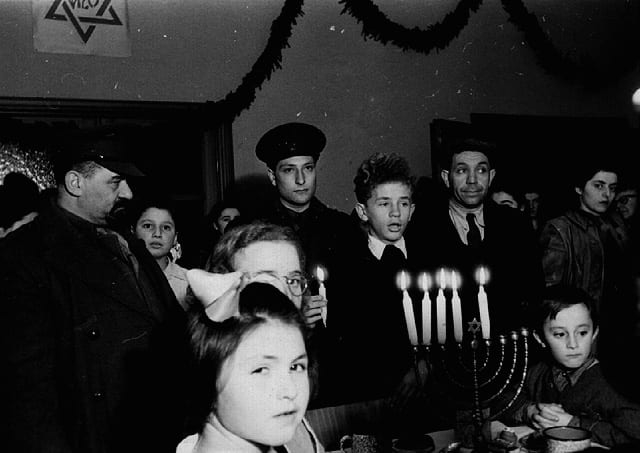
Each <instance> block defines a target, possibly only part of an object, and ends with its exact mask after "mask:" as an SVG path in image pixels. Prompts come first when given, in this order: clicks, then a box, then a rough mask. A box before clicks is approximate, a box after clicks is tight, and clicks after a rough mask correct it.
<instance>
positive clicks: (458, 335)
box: [451, 271, 462, 343]
mask: <svg viewBox="0 0 640 453" xmlns="http://www.w3.org/2000/svg"><path fill="white" fill-rule="evenodd" d="M459 280H460V278H459V277H458V273H457V272H456V271H451V289H452V290H453V296H452V298H451V311H452V313H453V336H454V338H455V339H456V342H457V343H461V342H462V307H461V304H460V296H459V295H458V287H459V285H460V282H459Z"/></svg>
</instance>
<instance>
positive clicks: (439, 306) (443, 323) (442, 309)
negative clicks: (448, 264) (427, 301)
mask: <svg viewBox="0 0 640 453" xmlns="http://www.w3.org/2000/svg"><path fill="white" fill-rule="evenodd" d="M438 286H439V287H440V289H438V295H437V296H436V322H437V326H438V332H437V335H438V343H439V344H445V343H446V341H447V301H446V299H445V297H444V288H445V287H446V286H447V282H446V276H445V271H444V269H440V271H438Z"/></svg>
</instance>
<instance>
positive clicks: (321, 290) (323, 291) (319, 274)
mask: <svg viewBox="0 0 640 453" xmlns="http://www.w3.org/2000/svg"><path fill="white" fill-rule="evenodd" d="M316 278H317V279H318V283H319V284H320V285H319V287H318V294H319V295H320V296H322V297H324V299H325V300H326V299H327V288H326V287H325V286H324V282H325V280H326V278H327V276H326V273H325V270H324V269H323V268H322V266H318V267H316ZM320 316H322V323H323V324H324V325H325V326H326V325H327V307H326V305H325V306H324V307H322V309H321V312H320Z"/></svg>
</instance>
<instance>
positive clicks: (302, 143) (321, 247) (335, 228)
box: [256, 122, 359, 404]
mask: <svg viewBox="0 0 640 453" xmlns="http://www.w3.org/2000/svg"><path fill="white" fill-rule="evenodd" d="M326 142H327V139H326V137H325V135H324V133H323V132H322V131H321V130H320V129H318V128H317V127H315V126H313V125H310V124H306V123H300V122H292V123H286V124H281V125H279V126H276V127H274V128H273V129H271V130H269V131H267V132H266V133H265V134H264V135H263V136H262V138H261V139H260V140H259V141H258V144H257V146H256V156H257V157H258V159H260V160H261V161H262V162H264V163H265V164H266V165H267V174H268V176H269V180H270V181H271V184H272V185H273V186H274V187H275V189H276V191H277V197H276V199H275V200H274V202H273V203H271V204H269V205H268V206H267V207H266V209H264V210H263V211H262V212H260V213H259V215H258V218H260V219H262V220H266V221H269V222H272V223H276V224H279V225H285V226H289V227H291V228H293V230H294V231H295V232H296V233H297V234H298V237H299V238H300V242H301V244H302V249H303V251H304V253H305V256H306V263H305V264H306V266H305V267H306V271H307V274H308V275H310V276H311V277H313V276H315V270H316V268H317V266H318V265H320V266H322V267H323V268H324V269H325V271H326V272H327V276H328V282H331V281H336V280H338V279H337V278H336V277H337V276H338V275H339V274H340V273H344V272H347V269H346V268H345V263H346V259H345V257H346V255H347V254H348V253H349V252H348V251H349V249H350V244H351V243H353V242H352V241H353V238H354V235H356V234H358V233H359V232H358V230H357V227H356V224H355V223H354V222H353V220H352V219H351V218H350V217H349V216H348V215H347V214H345V213H344V212H341V211H338V210H336V209H333V208H330V207H328V206H326V205H325V204H324V203H322V202H321V201H320V200H318V199H317V198H316V197H315V191H316V164H317V162H318V159H319V158H320V154H321V153H322V152H323V150H324V149H325V145H326ZM340 280H342V279H340ZM310 283H312V284H313V283H315V280H314V279H313V278H312V279H310ZM326 289H327V296H326V300H325V299H324V298H323V297H321V296H317V295H314V296H311V297H308V298H307V300H306V301H305V304H304V307H303V310H304V312H305V319H306V320H307V323H309V324H310V325H311V326H312V327H313V330H314V334H315V335H316V337H322V339H320V340H319V342H320V343H322V345H323V346H322V347H321V348H320V359H319V362H320V384H319V392H320V396H319V399H318V400H317V404H325V403H327V402H328V401H326V400H324V398H323V396H322V395H323V394H325V392H327V393H329V394H330V393H331V391H332V387H334V385H333V384H332V383H330V382H331V379H332V377H330V374H331V373H332V371H331V370H332V369H333V368H334V365H335V367H339V365H338V364H337V361H338V359H337V358H336V356H337V354H336V352H335V347H332V348H330V347H329V346H328V345H329V344H332V345H334V346H335V344H336V343H334V342H333V341H334V340H335V341H339V337H340V331H341V326H340V318H341V316H340V309H341V305H342V304H343V302H342V301H341V300H340V295H341V291H339V289H338V288H337V287H336V285H332V284H330V283H327V286H326ZM311 294H318V292H317V285H316V286H315V287H312V288H311ZM326 301H329V302H328V305H327V302H326ZM324 307H326V329H325V325H324V323H323V322H322V318H321V310H322V309H323V308H324ZM329 338H331V339H329ZM328 349H333V350H334V351H333V353H332V355H331V357H330V358H329V357H322V355H323V352H322V351H326V350H328ZM327 360H329V361H330V362H331V364H330V365H329V364H327ZM323 363H324V365H325V366H324V367H323ZM333 390H335V389H333ZM312 404H313V402H312Z"/></svg>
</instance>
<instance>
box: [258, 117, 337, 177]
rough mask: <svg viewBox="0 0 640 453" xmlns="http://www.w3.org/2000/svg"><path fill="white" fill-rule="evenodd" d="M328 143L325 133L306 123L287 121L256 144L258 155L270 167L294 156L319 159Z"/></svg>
mask: <svg viewBox="0 0 640 453" xmlns="http://www.w3.org/2000/svg"><path fill="white" fill-rule="evenodd" d="M326 144H327V138H326V137H325V135H324V133H323V132H322V131H321V130H320V129H318V128H317V127H315V126H312V125H311V124H306V123H285V124H281V125H280V126H276V127H274V128H273V129H271V130H269V131H267V132H266V133H265V134H264V135H263V136H262V138H261V139H260V140H259V141H258V144H257V145H256V156H257V157H258V159H260V160H261V161H262V162H264V163H266V164H267V166H268V167H269V168H274V167H275V166H276V165H277V164H278V162H280V161H281V160H283V159H288V158H289V157H293V156H312V157H313V158H314V159H315V160H317V159H318V156H320V153H321V152H322V150H323V149H324V147H325V145H326Z"/></svg>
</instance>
